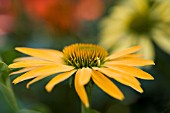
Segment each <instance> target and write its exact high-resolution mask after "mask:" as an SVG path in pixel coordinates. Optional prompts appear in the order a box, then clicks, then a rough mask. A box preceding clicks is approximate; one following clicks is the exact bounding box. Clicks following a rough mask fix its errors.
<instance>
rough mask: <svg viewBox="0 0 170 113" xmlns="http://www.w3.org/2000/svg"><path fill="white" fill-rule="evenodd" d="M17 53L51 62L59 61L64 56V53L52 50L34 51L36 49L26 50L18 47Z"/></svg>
mask: <svg viewBox="0 0 170 113" xmlns="http://www.w3.org/2000/svg"><path fill="white" fill-rule="evenodd" d="M15 49H16V50H17V51H19V52H22V53H25V54H28V55H30V56H33V57H37V58H41V59H45V60H49V61H57V60H58V58H59V57H62V56H63V53H62V52H60V51H57V50H51V49H34V48H26V47H17V48H15Z"/></svg>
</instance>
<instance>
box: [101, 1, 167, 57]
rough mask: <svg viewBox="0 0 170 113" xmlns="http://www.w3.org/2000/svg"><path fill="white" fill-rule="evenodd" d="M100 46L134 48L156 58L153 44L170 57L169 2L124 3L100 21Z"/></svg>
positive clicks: (146, 55)
mask: <svg viewBox="0 0 170 113" xmlns="http://www.w3.org/2000/svg"><path fill="white" fill-rule="evenodd" d="M100 36H101V40H100V45H101V46H103V47H104V48H106V49H109V50H111V51H116V50H121V49H123V48H127V47H130V46H134V45H140V46H141V47H142V49H141V51H140V53H141V54H143V55H144V57H145V58H148V59H153V58H154V46H153V42H154V43H155V44H157V45H158V46H159V47H160V48H161V49H162V50H164V51H165V52H167V53H169V54H170V0H122V2H120V3H119V4H117V5H116V6H114V7H113V8H112V9H111V11H110V15H109V16H108V17H106V18H104V19H103V21H102V22H101V34H100Z"/></svg>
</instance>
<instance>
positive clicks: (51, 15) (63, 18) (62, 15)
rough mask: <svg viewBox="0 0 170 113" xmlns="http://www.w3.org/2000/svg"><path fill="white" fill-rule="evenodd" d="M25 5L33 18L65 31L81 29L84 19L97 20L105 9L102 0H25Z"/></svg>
mask: <svg viewBox="0 0 170 113" xmlns="http://www.w3.org/2000/svg"><path fill="white" fill-rule="evenodd" d="M24 5H25V8H26V11H27V13H28V14H29V15H30V17H31V18H34V19H35V18H36V19H38V21H39V20H41V21H45V22H46V23H47V25H49V26H50V27H52V28H53V29H56V30H57V31H60V32H61V31H63V32H64V33H66V31H77V30H79V29H80V28H81V27H80V26H81V24H82V22H84V21H94V20H96V19H97V18H99V17H100V16H101V14H102V12H103V9H104V5H103V1H102V0H92V1H91V0H62V1H61V0H48V1H47V0H24ZM87 9H88V10H87Z"/></svg>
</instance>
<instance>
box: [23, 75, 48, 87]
mask: <svg viewBox="0 0 170 113" xmlns="http://www.w3.org/2000/svg"><path fill="white" fill-rule="evenodd" d="M48 76H50V75H41V76H37V77H36V78H34V79H33V80H31V81H30V82H28V83H27V86H26V87H27V88H29V86H30V85H31V84H33V83H35V82H37V81H39V80H41V79H43V78H45V77H48Z"/></svg>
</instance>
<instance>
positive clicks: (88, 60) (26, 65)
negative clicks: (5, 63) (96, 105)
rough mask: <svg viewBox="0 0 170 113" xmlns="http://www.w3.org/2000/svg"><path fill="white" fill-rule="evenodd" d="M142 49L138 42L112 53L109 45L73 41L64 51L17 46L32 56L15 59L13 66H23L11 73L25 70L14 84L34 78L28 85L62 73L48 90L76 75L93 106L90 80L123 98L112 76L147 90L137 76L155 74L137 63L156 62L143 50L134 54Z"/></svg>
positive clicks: (78, 87) (76, 83) (77, 86)
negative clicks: (101, 45) (144, 69)
mask: <svg viewBox="0 0 170 113" xmlns="http://www.w3.org/2000/svg"><path fill="white" fill-rule="evenodd" d="M139 49H140V47H139V46H134V47H131V48H129V49H126V50H123V51H120V52H117V53H113V54H111V55H109V56H108V53H107V51H106V50H105V49H103V48H102V47H100V46H98V45H94V44H72V45H70V46H66V47H65V48H64V49H63V51H62V52H60V51H58V50H51V49H33V48H25V47H17V48H16V50H17V51H19V52H22V53H24V54H27V55H30V56H29V57H22V58H17V59H15V60H14V63H13V64H10V65H9V68H22V69H21V70H19V71H15V72H13V73H11V75H13V74H19V73H24V74H22V75H21V76H19V77H17V78H16V79H14V80H13V83H14V84H17V83H19V82H21V81H24V80H27V79H32V78H34V79H32V80H31V81H30V82H29V83H28V84H27V87H29V86H30V85H31V84H32V83H35V82H37V81H39V80H41V79H43V78H45V77H48V76H50V75H52V74H57V73H59V74H58V75H56V76H55V77H54V78H52V80H50V81H49V83H48V84H47V85H46V87H45V88H46V90H47V91H48V92H51V91H52V89H53V87H54V86H55V85H56V84H58V83H60V82H62V81H64V80H66V79H68V78H69V77H71V76H74V86H75V89H76V92H77V94H78V96H79V97H80V99H81V101H82V102H83V103H84V105H85V106H86V107H89V102H88V96H87V94H86V90H85V87H84V86H85V85H86V84H88V83H89V81H90V80H92V81H93V82H94V83H95V84H96V85H97V86H98V87H99V88H101V89H102V90H103V91H104V92H106V93H107V94H109V95H110V96H112V97H114V98H116V99H119V100H122V99H124V95H123V94H122V92H121V91H120V90H119V88H118V87H117V86H116V85H115V84H114V83H113V82H112V81H111V80H110V79H109V78H113V79H115V80H116V81H118V82H120V83H122V84H124V85H127V86H130V87H131V88H133V89H134V90H136V91H138V92H140V93H142V92H143V90H142V88H141V85H140V83H139V81H138V80H137V79H136V77H137V78H141V79H146V80H153V79H154V78H153V77H152V76H151V75H150V74H148V73H146V72H144V71H142V70H140V69H138V68H136V67H134V66H145V65H153V64H154V62H153V61H152V60H146V59H143V58H140V56H141V55H139V54H134V52H137V51H138V50H139Z"/></svg>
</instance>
